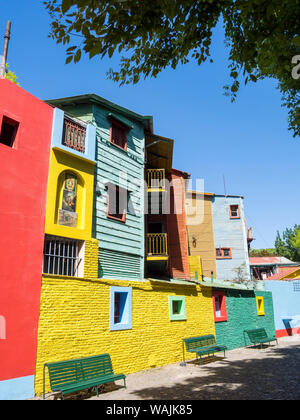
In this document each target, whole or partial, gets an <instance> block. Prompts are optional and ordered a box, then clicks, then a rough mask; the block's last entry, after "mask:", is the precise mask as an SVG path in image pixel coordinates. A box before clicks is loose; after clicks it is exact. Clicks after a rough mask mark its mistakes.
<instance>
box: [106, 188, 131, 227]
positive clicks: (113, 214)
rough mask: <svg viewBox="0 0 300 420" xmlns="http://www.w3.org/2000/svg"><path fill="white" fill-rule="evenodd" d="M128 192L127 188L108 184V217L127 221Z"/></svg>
mask: <svg viewBox="0 0 300 420" xmlns="http://www.w3.org/2000/svg"><path fill="white" fill-rule="evenodd" d="M127 197H128V192H127V190H125V188H121V187H118V186H117V185H114V184H111V183H109V184H108V190H107V217H109V218H110V219H115V220H118V221H119V222H125V220H126V211H127Z"/></svg>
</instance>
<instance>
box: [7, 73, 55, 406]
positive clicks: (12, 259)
mask: <svg viewBox="0 0 300 420" xmlns="http://www.w3.org/2000/svg"><path fill="white" fill-rule="evenodd" d="M0 92H1V95H0V130H1V131H0V168H1V169H0V173H1V185H0V196H1V204H0V231H1V238H0V253H1V262H0V279H1V282H0V354H1V357H0V399H25V398H30V397H32V396H33V395H34V373H35V362H36V346H37V327H38V318H39V311H40V290H41V267H42V262H43V246H44V231H45V208H46V197H47V181H48V171H49V157H50V143H51V133H52V119H53V109H52V108H51V107H50V106H49V105H47V104H45V103H44V102H42V101H40V100H39V99H37V98H36V97H34V96H32V95H30V94H29V93H27V92H26V91H24V90H23V89H21V88H20V87H18V86H16V85H15V84H13V83H11V82H10V81H8V80H5V79H1V78H0Z"/></svg>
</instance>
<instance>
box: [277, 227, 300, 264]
mask: <svg viewBox="0 0 300 420" xmlns="http://www.w3.org/2000/svg"><path fill="white" fill-rule="evenodd" d="M275 249H276V252H277V254H278V255H279V256H281V257H286V258H288V259H289V260H291V261H295V262H300V225H294V228H286V229H285V231H284V232H283V233H282V237H281V235H280V233H279V232H277V236H276V240H275Z"/></svg>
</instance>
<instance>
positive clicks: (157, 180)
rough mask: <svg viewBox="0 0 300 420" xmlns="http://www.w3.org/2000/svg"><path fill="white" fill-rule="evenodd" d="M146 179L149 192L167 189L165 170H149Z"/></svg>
mask: <svg viewBox="0 0 300 420" xmlns="http://www.w3.org/2000/svg"><path fill="white" fill-rule="evenodd" d="M146 179H147V185H148V191H155V190H156V191H164V190H165V189H166V171H165V169H148V170H147V172H146Z"/></svg>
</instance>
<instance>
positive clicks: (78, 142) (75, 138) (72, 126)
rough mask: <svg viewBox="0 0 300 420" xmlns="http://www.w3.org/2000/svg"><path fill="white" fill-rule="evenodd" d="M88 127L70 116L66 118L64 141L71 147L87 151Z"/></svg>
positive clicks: (64, 143)
mask: <svg viewBox="0 0 300 420" xmlns="http://www.w3.org/2000/svg"><path fill="white" fill-rule="evenodd" d="M85 136H86V128H85V127H83V126H82V125H80V124H77V123H76V122H74V121H72V120H71V119H69V118H65V120H64V131H63V140H62V143H63V145H64V146H67V147H69V148H70V149H74V150H77V151H79V152H82V153H85Z"/></svg>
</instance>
